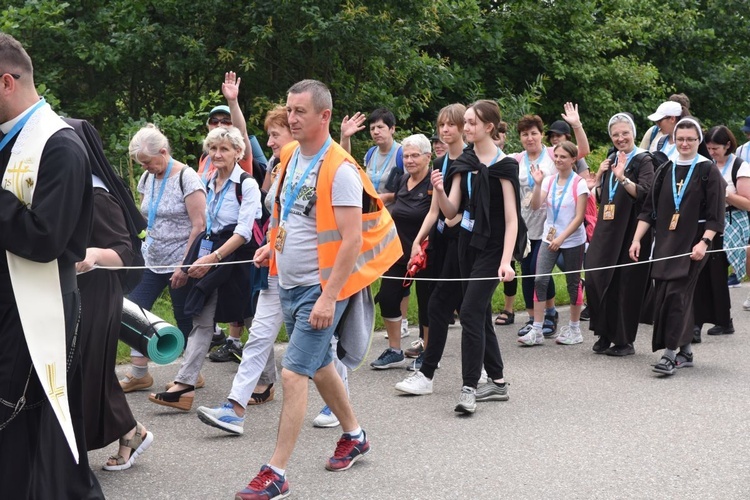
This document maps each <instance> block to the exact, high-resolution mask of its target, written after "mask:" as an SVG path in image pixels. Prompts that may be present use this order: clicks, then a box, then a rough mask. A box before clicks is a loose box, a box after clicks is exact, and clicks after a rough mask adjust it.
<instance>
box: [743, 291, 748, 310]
mask: <svg viewBox="0 0 750 500" xmlns="http://www.w3.org/2000/svg"><path fill="white" fill-rule="evenodd" d="M742 308H743V309H744V310H745V311H750V295H748V296H747V298H746V299H745V302H743V303H742Z"/></svg>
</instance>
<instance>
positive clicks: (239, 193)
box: [234, 172, 251, 203]
mask: <svg viewBox="0 0 750 500" xmlns="http://www.w3.org/2000/svg"><path fill="white" fill-rule="evenodd" d="M250 177H251V176H250V174H248V173H247V172H242V174H240V182H239V183H238V184H235V185H234V195H235V196H236V197H237V203H242V184H243V183H244V182H245V179H249V178H250Z"/></svg>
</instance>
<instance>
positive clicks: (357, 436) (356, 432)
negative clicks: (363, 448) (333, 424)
mask: <svg viewBox="0 0 750 500" xmlns="http://www.w3.org/2000/svg"><path fill="white" fill-rule="evenodd" d="M344 434H348V435H349V437H350V438H352V439H355V440H357V441H359V440H361V439H362V438H363V437H364V436H363V434H362V427H357V428H356V429H354V430H353V431H348V432H344Z"/></svg>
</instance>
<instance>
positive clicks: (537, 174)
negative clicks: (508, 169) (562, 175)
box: [530, 165, 544, 186]
mask: <svg viewBox="0 0 750 500" xmlns="http://www.w3.org/2000/svg"><path fill="white" fill-rule="evenodd" d="M530 170H531V178H532V179H534V182H535V183H536V185H538V186H541V185H542V181H543V180H544V172H542V169H541V168H539V165H531V169H530Z"/></svg>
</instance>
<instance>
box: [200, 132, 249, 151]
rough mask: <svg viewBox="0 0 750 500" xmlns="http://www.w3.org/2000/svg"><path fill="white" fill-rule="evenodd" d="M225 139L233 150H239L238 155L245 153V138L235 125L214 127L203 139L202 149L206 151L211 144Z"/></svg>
mask: <svg viewBox="0 0 750 500" xmlns="http://www.w3.org/2000/svg"><path fill="white" fill-rule="evenodd" d="M224 141H227V142H229V144H231V145H232V147H233V148H234V149H235V151H239V153H240V157H242V156H244V155H245V139H244V138H243V137H242V133H241V132H240V131H239V129H238V128H237V127H226V128H224V127H216V128H215V129H213V130H212V131H211V132H209V133H208V135H207V136H206V138H205V139H203V151H206V152H208V150H209V149H210V148H211V146H212V145H214V144H217V143H220V142H224Z"/></svg>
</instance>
